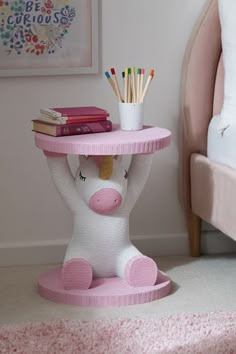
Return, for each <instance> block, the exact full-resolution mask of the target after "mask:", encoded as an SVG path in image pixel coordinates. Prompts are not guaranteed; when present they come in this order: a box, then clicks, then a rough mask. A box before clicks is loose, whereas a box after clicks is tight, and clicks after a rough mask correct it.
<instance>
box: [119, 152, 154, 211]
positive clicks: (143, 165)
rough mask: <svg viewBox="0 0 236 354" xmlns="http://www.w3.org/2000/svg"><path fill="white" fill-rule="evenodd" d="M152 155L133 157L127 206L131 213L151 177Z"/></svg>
mask: <svg viewBox="0 0 236 354" xmlns="http://www.w3.org/2000/svg"><path fill="white" fill-rule="evenodd" d="M152 156H153V155H152V154H148V155H133V156H132V160H131V163H130V167H129V172H128V186H127V194H126V206H125V208H127V209H128V211H131V210H132V208H133V207H134V205H135V203H136V201H137V200H138V198H139V196H140V194H141V192H142V190H143V188H144V185H145V183H146V181H147V178H148V176H149V173H150V170H151V166H152Z"/></svg>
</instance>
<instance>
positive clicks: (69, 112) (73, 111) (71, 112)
mask: <svg viewBox="0 0 236 354" xmlns="http://www.w3.org/2000/svg"><path fill="white" fill-rule="evenodd" d="M40 112H41V113H42V114H44V115H49V116H52V117H53V116H54V117H75V116H77V117H78V116H106V117H109V113H108V112H107V111H106V110H105V109H103V108H99V107H96V106H85V107H61V108H60V107H59V108H49V109H41V110H40Z"/></svg>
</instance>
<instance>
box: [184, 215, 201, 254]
mask: <svg viewBox="0 0 236 354" xmlns="http://www.w3.org/2000/svg"><path fill="white" fill-rule="evenodd" d="M187 226H188V238H189V249H190V255H191V256H192V257H199V256H200V253H201V218H199V216H197V215H195V214H193V213H192V212H191V211H190V212H188V213H187Z"/></svg>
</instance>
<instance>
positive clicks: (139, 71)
mask: <svg viewBox="0 0 236 354" xmlns="http://www.w3.org/2000/svg"><path fill="white" fill-rule="evenodd" d="M140 74H141V69H140V68H138V69H137V76H136V77H137V83H136V102H139V87H140Z"/></svg>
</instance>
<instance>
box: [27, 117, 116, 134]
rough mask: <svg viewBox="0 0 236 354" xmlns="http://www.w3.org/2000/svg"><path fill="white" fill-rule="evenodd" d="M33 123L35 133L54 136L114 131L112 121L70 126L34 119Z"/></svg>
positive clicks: (72, 124) (71, 124)
mask: <svg viewBox="0 0 236 354" xmlns="http://www.w3.org/2000/svg"><path fill="white" fill-rule="evenodd" d="M32 122H33V128H32V130H33V131H35V132H38V133H42V134H47V135H52V136H65V135H80V134H91V133H102V132H109V131H111V130H112V122H111V121H110V120H104V121H98V122H85V123H70V124H53V123H46V122H42V121H41V120H39V119H33V120H32Z"/></svg>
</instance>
